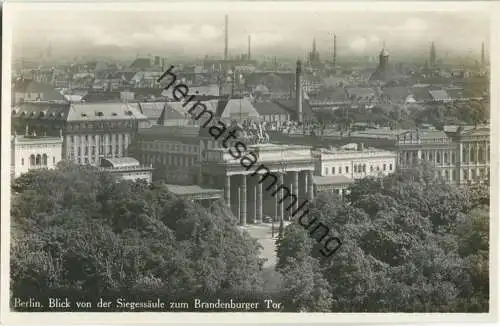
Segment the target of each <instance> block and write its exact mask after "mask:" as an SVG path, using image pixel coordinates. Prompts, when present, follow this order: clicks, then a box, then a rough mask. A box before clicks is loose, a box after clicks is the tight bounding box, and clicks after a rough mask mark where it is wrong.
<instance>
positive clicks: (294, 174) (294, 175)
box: [290, 171, 300, 213]
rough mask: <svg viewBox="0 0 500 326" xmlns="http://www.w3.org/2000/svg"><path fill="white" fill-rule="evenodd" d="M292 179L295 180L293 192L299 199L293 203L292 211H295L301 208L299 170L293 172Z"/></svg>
mask: <svg viewBox="0 0 500 326" xmlns="http://www.w3.org/2000/svg"><path fill="white" fill-rule="evenodd" d="M292 180H293V192H294V193H295V194H296V196H297V201H295V204H294V205H293V208H291V209H290V212H291V213H293V212H294V211H296V210H297V209H298V208H299V192H300V191H299V173H298V172H297V171H293V172H292Z"/></svg>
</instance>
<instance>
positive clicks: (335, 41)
mask: <svg viewBox="0 0 500 326" xmlns="http://www.w3.org/2000/svg"><path fill="white" fill-rule="evenodd" d="M336 64H337V34H333V65H334V66H335V65H336Z"/></svg>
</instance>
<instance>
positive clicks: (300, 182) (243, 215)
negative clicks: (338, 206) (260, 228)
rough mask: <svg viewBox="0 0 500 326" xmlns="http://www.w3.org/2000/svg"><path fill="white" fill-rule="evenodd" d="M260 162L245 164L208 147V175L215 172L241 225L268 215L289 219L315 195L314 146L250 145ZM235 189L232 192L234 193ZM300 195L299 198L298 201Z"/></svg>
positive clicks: (259, 220)
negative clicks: (313, 176)
mask: <svg viewBox="0 0 500 326" xmlns="http://www.w3.org/2000/svg"><path fill="white" fill-rule="evenodd" d="M249 150H252V151H253V152H254V153H255V156H256V157H257V159H258V161H257V164H255V165H254V166H253V167H252V168H246V167H245V166H242V164H241V163H240V161H239V160H235V159H234V158H232V156H230V155H229V154H228V153H226V152H225V150H224V149H223V148H213V149H209V150H207V154H206V159H205V161H204V162H202V170H205V175H215V176H220V177H217V179H218V180H221V181H222V182H220V183H219V185H220V186H223V187H224V199H225V200H226V202H227V203H228V206H229V207H230V208H231V211H232V213H233V214H234V215H235V216H236V217H237V219H238V222H239V224H240V225H246V224H247V223H261V222H262V220H263V218H264V216H267V217H270V218H273V219H275V220H276V221H279V220H281V219H289V218H290V217H291V214H292V213H293V212H294V211H295V210H296V209H297V208H298V206H299V204H300V202H302V201H304V200H307V199H311V200H312V198H313V196H314V192H313V181H312V171H313V170H314V164H313V157H312V153H311V149H310V147H305V146H295V145H273V144H261V145H255V146H253V147H249ZM231 192H232V193H231ZM295 198H296V200H295Z"/></svg>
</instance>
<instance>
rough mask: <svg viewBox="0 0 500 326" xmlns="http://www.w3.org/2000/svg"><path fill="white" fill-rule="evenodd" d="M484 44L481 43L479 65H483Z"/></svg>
mask: <svg viewBox="0 0 500 326" xmlns="http://www.w3.org/2000/svg"><path fill="white" fill-rule="evenodd" d="M485 63H486V61H485V54H484V42H482V43H481V65H483V66H484V65H485Z"/></svg>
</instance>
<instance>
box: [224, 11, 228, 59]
mask: <svg viewBox="0 0 500 326" xmlns="http://www.w3.org/2000/svg"><path fill="white" fill-rule="evenodd" d="M228 19H229V18H228V15H226V22H225V27H224V32H225V39H224V60H227V56H228V53H227V51H228V46H229V45H228V43H229V42H228V34H229V31H228V28H229V26H228V25H229V22H228Z"/></svg>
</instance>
